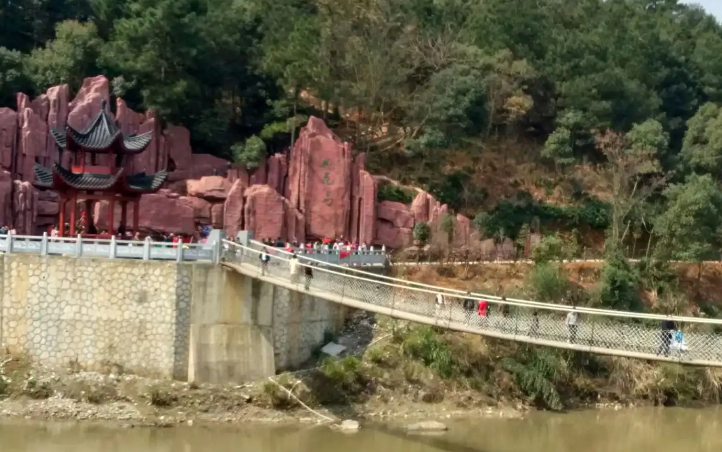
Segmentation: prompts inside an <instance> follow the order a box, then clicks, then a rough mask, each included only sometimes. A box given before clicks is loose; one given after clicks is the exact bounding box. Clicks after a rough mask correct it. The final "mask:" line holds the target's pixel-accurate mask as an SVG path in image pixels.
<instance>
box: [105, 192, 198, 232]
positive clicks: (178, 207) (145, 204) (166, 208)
mask: <svg viewBox="0 0 722 452" xmlns="http://www.w3.org/2000/svg"><path fill="white" fill-rule="evenodd" d="M107 209H108V203H107V201H101V202H97V203H95V208H94V214H93V217H94V218H95V226H96V227H97V228H98V230H107V229H108V225H107V224H106V218H107V216H106V211H107ZM132 212H133V209H132V207H131V206H128V218H131V215H132ZM113 220H114V221H113V222H114V223H115V227H116V228H117V227H118V226H119V225H120V206H119V205H117V203H116V206H115V213H114V214H113ZM139 228H140V230H141V231H143V232H158V233H166V234H167V233H174V234H188V235H191V234H194V233H195V232H196V223H195V219H194V212H193V207H191V206H190V205H189V204H188V203H187V202H186V201H184V200H182V199H181V198H180V197H179V196H178V195H177V194H174V193H170V192H167V191H161V192H158V193H155V194H151V195H144V196H143V197H142V198H141V199H140V216H139Z"/></svg>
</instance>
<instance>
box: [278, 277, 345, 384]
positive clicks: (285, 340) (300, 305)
mask: <svg viewBox="0 0 722 452" xmlns="http://www.w3.org/2000/svg"><path fill="white" fill-rule="evenodd" d="M346 314H347V308H346V307H345V306H343V305H340V304H336V303H332V302H330V301H326V300H321V299H318V298H315V297H312V296H310V295H307V294H305V293H303V292H297V291H293V290H288V289H286V288H284V287H278V286H273V350H274V354H275V361H276V371H279V370H287V369H293V368H297V367H298V366H300V365H301V364H303V363H304V362H305V361H307V360H308V359H310V358H311V355H312V354H313V352H314V351H315V350H316V349H317V348H318V347H319V346H321V345H325V344H324V339H325V336H326V333H327V332H328V333H338V332H339V331H341V328H342V327H343V324H344V320H345V319H346Z"/></svg>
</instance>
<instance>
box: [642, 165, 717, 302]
mask: <svg viewBox="0 0 722 452" xmlns="http://www.w3.org/2000/svg"><path fill="white" fill-rule="evenodd" d="M664 196H665V198H667V208H666V210H665V211H664V212H663V213H662V214H661V215H660V216H659V217H658V218H657V221H656V222H655V232H656V233H657V234H658V235H659V237H660V241H659V247H658V249H659V254H660V255H661V256H662V257H663V258H666V259H670V258H671V259H679V260H686V261H692V262H697V263H698V264H699V269H698V270H699V271H698V274H697V276H698V278H697V281H698V289H699V282H700V279H701V277H702V262H703V261H704V260H705V259H716V258H718V257H719V254H718V252H719V249H720V245H721V244H722V190H720V187H719V184H718V183H717V182H716V181H715V180H713V179H712V177H711V176H710V175H709V174H704V175H697V174H692V175H691V176H690V177H689V179H688V180H687V182H685V183H684V184H672V185H670V186H669V187H667V189H665V190H664Z"/></svg>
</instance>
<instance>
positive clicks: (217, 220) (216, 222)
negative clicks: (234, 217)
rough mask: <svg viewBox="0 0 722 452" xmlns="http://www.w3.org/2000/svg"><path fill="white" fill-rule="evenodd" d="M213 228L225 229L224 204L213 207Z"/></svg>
mask: <svg viewBox="0 0 722 452" xmlns="http://www.w3.org/2000/svg"><path fill="white" fill-rule="evenodd" d="M211 226H213V228H215V229H223V204H214V205H213V207H211Z"/></svg>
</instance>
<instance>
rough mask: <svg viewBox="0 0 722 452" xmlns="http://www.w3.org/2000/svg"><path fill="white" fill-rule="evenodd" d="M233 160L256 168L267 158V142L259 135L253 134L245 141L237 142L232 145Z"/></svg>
mask: <svg viewBox="0 0 722 452" xmlns="http://www.w3.org/2000/svg"><path fill="white" fill-rule="evenodd" d="M231 150H232V152H233V161H234V162H235V163H238V164H240V165H244V166H245V167H246V168H248V169H256V168H258V167H259V166H261V165H262V164H263V163H264V162H265V160H266V143H264V142H263V140H262V139H260V138H259V137H257V136H255V135H254V136H252V137H250V138H249V139H247V140H246V141H245V143H237V144H234V145H233V146H232V147H231Z"/></svg>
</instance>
